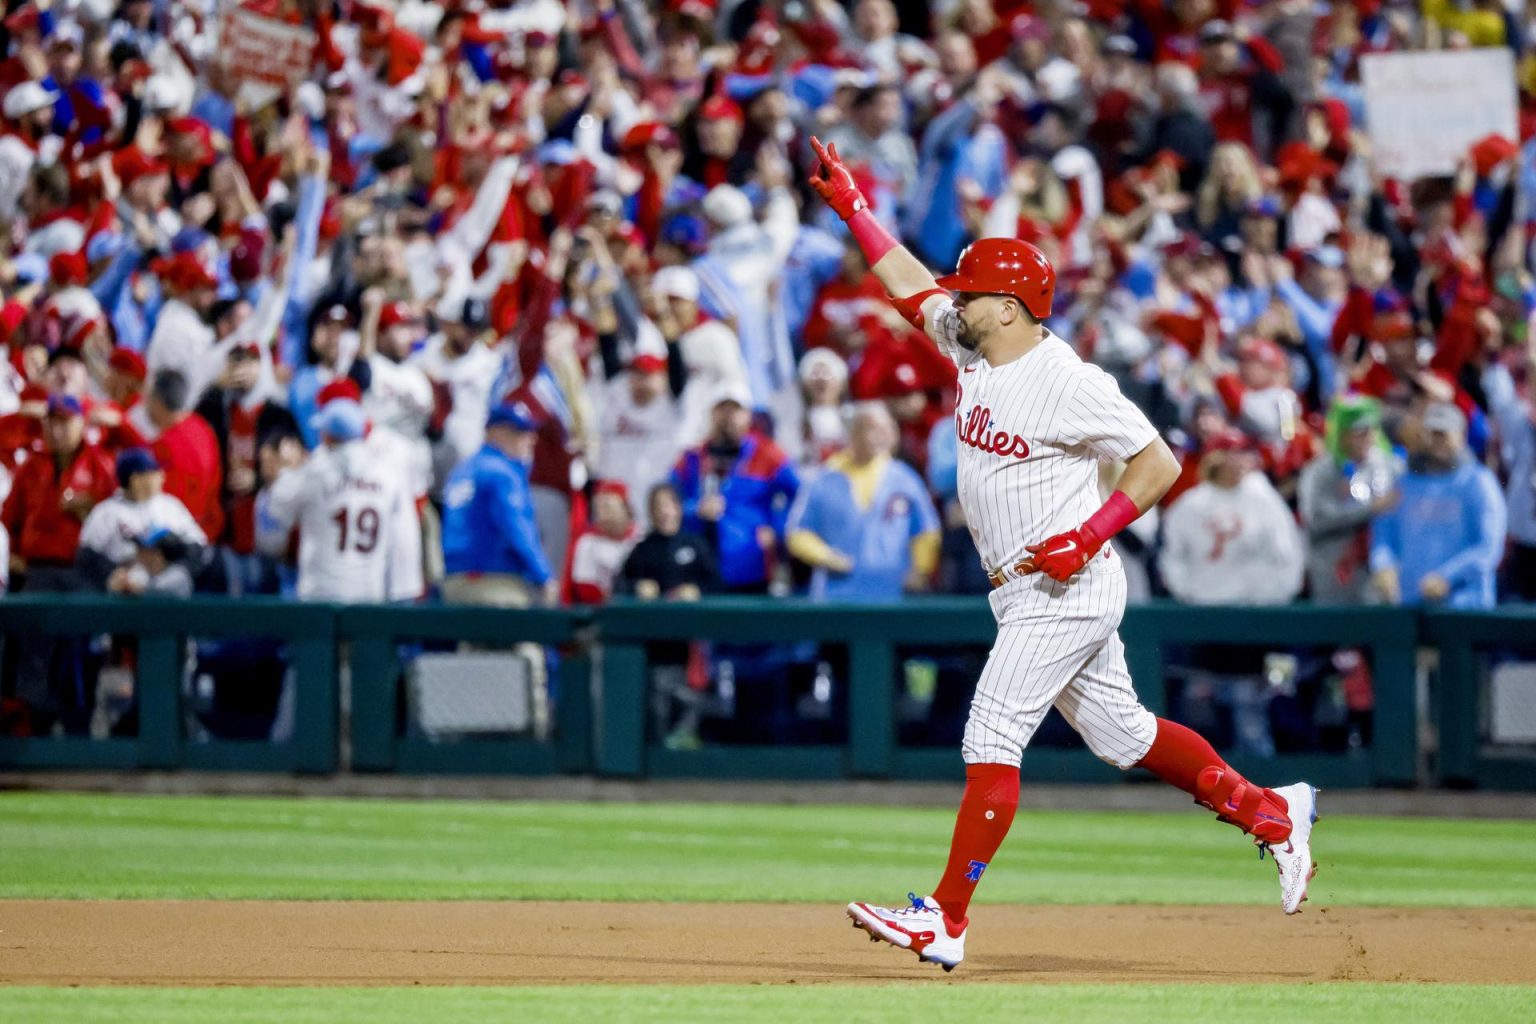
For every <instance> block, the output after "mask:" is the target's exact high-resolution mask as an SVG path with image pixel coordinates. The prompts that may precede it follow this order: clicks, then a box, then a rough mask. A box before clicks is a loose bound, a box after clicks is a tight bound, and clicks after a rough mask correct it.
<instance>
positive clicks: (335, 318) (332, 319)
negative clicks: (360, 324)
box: [315, 302, 352, 327]
mask: <svg viewBox="0 0 1536 1024" xmlns="http://www.w3.org/2000/svg"><path fill="white" fill-rule="evenodd" d="M316 313H317V315H316V317H315V326H319V325H320V324H341V325H342V326H344V327H351V326H352V311H351V310H350V309H348V308H347V307H346V306H344V305H342V304H341V303H339V302H334V303H332V304H331V305H329V306H325V307H323V308H321V309H318V310H316Z"/></svg>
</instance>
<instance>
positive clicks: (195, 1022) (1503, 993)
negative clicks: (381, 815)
mask: <svg viewBox="0 0 1536 1024" xmlns="http://www.w3.org/2000/svg"><path fill="white" fill-rule="evenodd" d="M1531 997H1532V992H1531V990H1530V989H1526V988H1520V987H1517V986H1497V985H1438V986H1426V985H1351V984H1324V985H1286V986H1281V985H1271V986H1263V987H1260V986H1244V985H1139V986H1136V987H1135V988H1131V987H1129V986H1122V987H1120V988H1111V987H1108V986H1103V985H989V984H977V985H963V984H954V985H943V986H910V985H888V986H860V987H857V988H854V987H843V986H822V987H817V988H792V987H785V986H779V987H774V988H765V987H757V986H750V985H693V986H687V987H683V986H677V987H664V986H624V985H616V986H612V987H595V988H586V989H581V990H577V989H572V988H569V987H554V986H547V987H529V988H445V989H422V988H410V989H401V988H371V989H345V988H332V989H292V988H290V989H259V988H244V989H206V988H203V989H99V988H96V989H92V988H84V989H47V988H17V989H9V990H6V989H0V1021H6V1022H11V1021H16V1022H18V1024H20V1022H22V1021H26V1022H29V1024H43V1022H46V1024H52V1022H55V1021H58V1022H64V1021H68V1022H71V1024H87V1022H90V1024H95V1022H98V1021H99V1022H103V1024H106V1022H111V1024H212V1022H218V1024H257V1022H267V1021H282V1022H283V1024H335V1022H341V1021H363V1022H366V1024H424V1022H436V1021H443V1022H450V1021H451V1022H464V1021H473V1022H476V1024H480V1022H486V1024H493V1022H501V1021H507V1022H510V1021H520V1022H538V1024H546V1022H547V1024H564V1022H570V1024H595V1022H617V1021H623V1022H637V1024H640V1022H646V1024H649V1022H675V1021H722V1022H725V1021H756V1020H764V1021H775V1022H791V1024H823V1022H825V1024H858V1022H866V1021H867V1022H871V1024H907V1022H912V1024H933V1022H966V1024H971V1022H977V1024H979V1022H983V1021H1014V1020H1023V1021H1071V1022H1072V1024H1126V1022H1128V1021H1133V1022H1137V1024H1192V1022H1199V1021H1257V1020H1281V1021H1295V1022H1298V1024H1325V1022H1337V1024H1408V1022H1421V1021H1435V1022H1446V1021H1477V1022H1478V1024H1502V1022H1505V1021H1509V1022H1529V1021H1530V1019H1531Z"/></svg>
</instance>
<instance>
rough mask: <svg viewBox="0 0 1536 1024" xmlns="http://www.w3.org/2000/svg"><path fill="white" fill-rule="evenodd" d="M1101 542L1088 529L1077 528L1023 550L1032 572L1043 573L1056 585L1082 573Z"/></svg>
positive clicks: (1097, 551) (1102, 543) (1084, 527)
mask: <svg viewBox="0 0 1536 1024" xmlns="http://www.w3.org/2000/svg"><path fill="white" fill-rule="evenodd" d="M1103 546H1104V541H1103V540H1101V539H1100V538H1099V535H1098V534H1096V533H1094V532H1093V530H1092V529H1090V528H1089V527H1088V526H1086V525H1084V526H1079V527H1078V528H1077V529H1075V530H1068V531H1067V532H1066V533H1058V534H1057V535H1056V536H1054V537H1047V538H1046V539H1045V540H1043V541H1041V542H1040V543H1039V544H1030V545H1028V546H1027V547H1026V548H1025V549H1024V550H1026V551H1028V552H1029V554H1030V559H1029V560H1030V561H1031V562H1032V563H1034V566H1035V571H1036V572H1043V573H1045V574H1046V575H1047V576H1049V577H1050V578H1051V579H1053V580H1055V581H1056V582H1058V583H1065V582H1067V580H1069V579H1071V578H1072V577H1073V576H1076V575H1077V574H1078V573H1080V572H1082V571H1083V566H1085V565H1087V564H1088V563H1089V562H1090V561H1091V560H1092V559H1093V556H1094V555H1096V554H1098V553H1099V549H1100V548H1102V547H1103Z"/></svg>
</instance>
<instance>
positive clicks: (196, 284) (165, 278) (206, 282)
mask: <svg viewBox="0 0 1536 1024" xmlns="http://www.w3.org/2000/svg"><path fill="white" fill-rule="evenodd" d="M149 269H150V272H151V273H153V274H155V275H156V276H157V277H159V278H160V282H161V283H162V284H164V285H165V286H166V287H167V288H172V289H175V290H177V291H184V292H190V291H195V290H197V289H199V288H216V287H218V284H219V282H218V279H217V278H216V277H214V276H213V274H211V273H209V271H208V268H207V267H205V266H203V264H202V262H201V261H200V260H199V259H198V258H197V257H196V256H195V255H194V254H192V253H190V252H179V253H177V254H176V255H174V256H162V257H160V258H159V259H157V260H154V261H152V262H151V263H150V264H149Z"/></svg>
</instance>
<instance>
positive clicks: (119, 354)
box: [107, 346, 149, 382]
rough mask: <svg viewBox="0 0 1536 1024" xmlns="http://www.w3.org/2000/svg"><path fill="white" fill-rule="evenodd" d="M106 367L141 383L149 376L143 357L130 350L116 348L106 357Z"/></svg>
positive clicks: (120, 347)
mask: <svg viewBox="0 0 1536 1024" xmlns="http://www.w3.org/2000/svg"><path fill="white" fill-rule="evenodd" d="M107 366H109V367H110V368H112V369H114V370H116V371H117V372H118V373H120V374H122V375H123V376H124V377H130V378H132V379H133V380H136V381H140V382H142V381H143V380H144V379H145V378H147V377H148V376H149V367H147V366H146V365H145V364H144V357H143V356H141V355H139V354H138V353H137V352H135V351H134V350H133V349H131V348H123V347H122V346H118V347H117V348H114V349H113V350H112V354H111V355H110V356H108V357H107Z"/></svg>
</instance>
